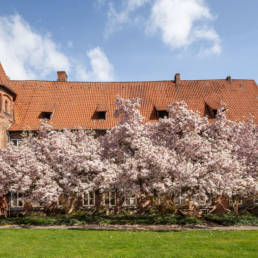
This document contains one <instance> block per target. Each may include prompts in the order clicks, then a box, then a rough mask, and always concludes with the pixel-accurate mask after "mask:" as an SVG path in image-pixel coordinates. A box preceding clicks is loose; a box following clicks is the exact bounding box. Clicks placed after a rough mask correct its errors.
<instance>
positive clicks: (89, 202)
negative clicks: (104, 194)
mask: <svg viewBox="0 0 258 258" xmlns="http://www.w3.org/2000/svg"><path fill="white" fill-rule="evenodd" d="M82 205H83V206H94V205H95V192H88V193H84V194H83V196H82Z"/></svg>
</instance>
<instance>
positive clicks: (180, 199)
mask: <svg viewBox="0 0 258 258" xmlns="http://www.w3.org/2000/svg"><path fill="white" fill-rule="evenodd" d="M186 203H187V200H186V199H185V198H184V197H182V196H181V195H179V196H176V197H175V204H176V205H186Z"/></svg>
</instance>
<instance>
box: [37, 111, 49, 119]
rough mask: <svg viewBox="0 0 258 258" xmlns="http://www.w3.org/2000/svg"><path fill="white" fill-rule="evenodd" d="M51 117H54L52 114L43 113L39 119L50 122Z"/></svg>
mask: <svg viewBox="0 0 258 258" xmlns="http://www.w3.org/2000/svg"><path fill="white" fill-rule="evenodd" d="M51 117H52V112H41V113H40V115H39V118H40V119H44V120H50V119H51Z"/></svg>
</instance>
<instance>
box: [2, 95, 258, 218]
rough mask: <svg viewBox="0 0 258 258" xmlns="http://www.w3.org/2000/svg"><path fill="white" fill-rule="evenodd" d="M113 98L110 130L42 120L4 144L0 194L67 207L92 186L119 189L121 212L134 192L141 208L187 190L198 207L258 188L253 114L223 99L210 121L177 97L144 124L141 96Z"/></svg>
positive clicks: (99, 189)
mask: <svg viewBox="0 0 258 258" xmlns="http://www.w3.org/2000/svg"><path fill="white" fill-rule="evenodd" d="M115 104H116V105H117V110H116V112H115V115H116V116H117V117H120V122H119V123H118V124H117V125H116V126H115V127H113V128H112V129H110V130H108V131H107V133H106V134H105V135H104V136H98V137H97V136H96V135H94V133H93V132H88V131H85V130H79V129H78V130H73V131H71V130H61V131H56V130H53V128H52V127H51V126H50V125H48V124H47V123H43V124H42V126H41V129H40V130H39V131H38V132H37V134H36V135H35V134H32V133H31V134H29V135H28V136H27V137H25V138H24V139H23V141H22V144H20V145H19V146H13V145H11V144H10V145H9V146H8V147H7V148H6V149H5V150H1V152H0V180H1V181H0V195H5V194H6V193H7V192H8V191H19V192H23V193H24V196H25V199H26V201H28V202H29V201H31V200H36V201H38V202H40V203H41V205H45V206H48V205H49V204H50V203H53V202H55V203H56V202H57V200H58V199H59V200H60V201H61V204H62V205H63V207H64V208H65V210H66V212H68V213H69V212H71V211H72V210H73V209H74V208H75V204H76V202H77V201H78V199H79V198H80V196H81V195H82V193H84V192H90V191H96V192H98V193H101V192H105V191H116V193H117V203H116V204H117V211H118V212H119V211H120V210H121V209H122V206H123V204H124V201H125V196H131V197H132V196H135V197H136V198H137V209H138V211H139V212H143V211H144V210H146V209H148V208H149V207H150V206H151V205H153V204H154V201H155V200H156V199H159V200H160V199H162V200H166V203H170V204H171V207H172V208H175V200H176V199H177V198H179V197H183V198H185V199H187V200H188V201H189V204H193V205H194V207H195V208H198V207H200V206H201V205H202V204H203V203H205V202H208V201H210V200H213V199H219V198H228V199H233V200H234V201H239V200H241V199H243V198H246V197H249V196H255V195H257V162H258V149H257V148H258V145H257V139H258V129H257V126H256V125H254V124H253V123H252V122H251V121H248V122H233V121H230V120H227V119H226V109H225V107H224V106H223V105H222V107H221V109H220V110H219V111H218V113H217V116H216V119H215V121H214V122H212V123H210V122H209V121H208V119H207V118H206V117H201V116H200V115H199V114H198V113H196V112H193V111H191V110H189V109H188V108H187V105H186V104H185V103H184V102H175V103H174V104H173V105H171V106H169V110H168V111H169V117H168V118H164V119H160V120H159V121H158V122H154V123H150V122H149V123H144V118H143V117H142V116H141V114H140V112H139V107H140V100H139V99H132V100H128V99H123V98H120V97H118V98H117V100H116V103H115ZM60 197H61V198H60ZM100 203H101V201H100V198H99V200H96V205H97V206H100ZM164 203H165V202H161V206H162V204H164Z"/></svg>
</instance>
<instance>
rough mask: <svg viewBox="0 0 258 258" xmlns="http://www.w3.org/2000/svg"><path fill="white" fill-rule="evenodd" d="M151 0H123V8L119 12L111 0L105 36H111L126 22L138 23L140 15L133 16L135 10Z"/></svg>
mask: <svg viewBox="0 0 258 258" xmlns="http://www.w3.org/2000/svg"><path fill="white" fill-rule="evenodd" d="M150 1H151V0H123V1H122V10H121V11H120V12H118V11H117V10H116V9H115V7H114V5H113V3H112V2H110V4H109V10H108V13H107V16H108V23H107V26H106V30H105V36H106V37H107V36H109V35H110V34H111V33H112V32H114V31H117V30H119V29H121V28H122V25H124V24H126V23H137V21H139V17H132V14H133V12H134V11H135V10H136V9H137V8H139V7H142V6H143V5H145V4H146V3H149V2H150Z"/></svg>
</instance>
